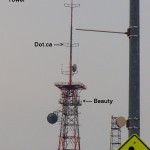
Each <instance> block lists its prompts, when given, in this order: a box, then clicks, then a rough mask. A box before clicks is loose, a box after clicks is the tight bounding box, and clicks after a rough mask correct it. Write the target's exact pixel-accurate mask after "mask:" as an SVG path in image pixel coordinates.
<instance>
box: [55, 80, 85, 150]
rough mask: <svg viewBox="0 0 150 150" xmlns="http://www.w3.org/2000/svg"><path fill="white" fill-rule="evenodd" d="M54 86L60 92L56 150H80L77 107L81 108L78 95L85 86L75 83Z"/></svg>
mask: <svg viewBox="0 0 150 150" xmlns="http://www.w3.org/2000/svg"><path fill="white" fill-rule="evenodd" d="M55 86H56V87H58V88H59V89H60V90H61V99H60V100H59V103H60V104H61V105H62V114H61V127H60V135H59V145H58V150H80V134H79V118H78V115H79V112H78V107H79V106H81V101H80V96H79V93H80V92H81V90H85V89H86V86H85V85H84V84H82V83H75V82H73V83H72V84H68V83H65V82H62V83H55Z"/></svg>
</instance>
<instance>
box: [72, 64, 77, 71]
mask: <svg viewBox="0 0 150 150" xmlns="http://www.w3.org/2000/svg"><path fill="white" fill-rule="evenodd" d="M72 71H73V72H76V71H77V65H76V64H74V65H73V66H72Z"/></svg>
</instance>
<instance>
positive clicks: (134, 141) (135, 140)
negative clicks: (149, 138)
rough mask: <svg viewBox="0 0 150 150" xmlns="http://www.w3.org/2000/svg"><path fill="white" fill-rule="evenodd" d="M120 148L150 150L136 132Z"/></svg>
mask: <svg viewBox="0 0 150 150" xmlns="http://www.w3.org/2000/svg"><path fill="white" fill-rule="evenodd" d="M118 150H150V148H149V147H148V146H147V145H146V144H145V143H144V142H143V141H142V140H141V139H140V137H139V136H138V135H136V134H133V135H132V136H131V137H130V138H129V139H128V140H127V141H126V142H125V143H124V144H122V145H121V146H120V147H119V148H118Z"/></svg>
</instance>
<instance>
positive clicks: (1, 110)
mask: <svg viewBox="0 0 150 150" xmlns="http://www.w3.org/2000/svg"><path fill="white" fill-rule="evenodd" d="M24 1H25V2H24V3H23V2H22V3H15V2H14V3H12V2H9V0H1V1H0V20H1V21H0V120H1V121H0V149H1V150H10V149H11V150H56V149H57V148H58V135H59V129H60V125H59V123H56V124H55V125H51V124H48V123H47V115H48V114H49V113H50V112H53V111H55V110H57V109H58V108H59V107H60V106H59V104H58V99H59V98H60V91H59V89H57V88H56V87H55V86H54V82H66V81H68V77H67V76H64V75H62V74H61V64H64V69H65V68H67V67H68V57H69V49H68V48H67V47H64V46H61V47H56V46H54V45H53V46H52V47H48V48H47V47H35V46H34V43H35V42H45V43H47V42H49V43H52V44H57V43H58V44H59V43H69V34H70V33H69V30H70V29H69V26H70V9H69V8H65V7H64V2H67V3H68V2H69V0H65V1H59V0H24ZM75 1H76V2H77V3H78V2H79V3H80V7H79V8H75V9H74V32H73V33H74V37H73V39H74V42H79V44H80V46H79V47H78V48H74V49H73V63H76V64H77V65H78V74H77V75H75V76H74V78H73V81H75V82H82V83H84V84H85V85H86V86H87V90H86V91H82V93H81V100H84V99H86V100H91V101H93V100H94V98H97V99H100V100H101V99H112V100H113V103H112V104H111V105H110V104H94V103H83V105H82V106H81V107H80V108H79V110H80V112H81V115H80V116H79V117H80V118H79V121H80V136H81V149H82V150H94V149H95V150H97V149H104V150H109V146H110V127H111V116H112V115H114V116H124V117H125V118H127V117H128V85H129V81H128V79H129V70H128V69H129V44H128V41H129V40H128V37H127V36H126V35H117V34H105V33H95V32H81V31H76V30H75V29H76V28H87V29H98V30H112V31H123V32H125V31H126V30H127V28H128V27H129V0H122V1H120V0H113V1H112V0H92V1H91V0H75ZM140 3H141V5H140V30H141V138H142V139H143V140H144V141H145V142H146V143H147V145H149V146H150V129H149V127H150V117H149V114H150V109H149V108H150V102H149V100H150V95H149V93H150V59H149V58H150V43H149V39H150V11H149V10H150V9H149V6H150V1H149V0H142V1H141V2H140ZM127 133H128V130H127V129H126V127H124V128H122V133H121V134H122V142H124V141H125V140H127V138H128V134H127Z"/></svg>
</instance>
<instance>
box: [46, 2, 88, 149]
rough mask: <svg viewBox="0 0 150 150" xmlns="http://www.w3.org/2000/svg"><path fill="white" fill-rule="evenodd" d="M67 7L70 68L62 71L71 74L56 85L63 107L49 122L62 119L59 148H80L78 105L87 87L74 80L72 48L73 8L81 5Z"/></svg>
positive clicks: (51, 114)
mask: <svg viewBox="0 0 150 150" xmlns="http://www.w3.org/2000/svg"><path fill="white" fill-rule="evenodd" d="M64 6H65V7H69V8H70V9H71V24H70V43H67V44H64V45H66V46H67V47H69V48H70V59H69V70H68V71H62V73H63V74H66V75H68V76H69V81H68V82H57V83H55V86H56V87H57V88H59V89H60V91H61V98H60V100H59V104H61V109H60V110H58V111H54V112H53V113H50V114H49V115H48V116H47V120H48V122H49V123H51V124H54V123H56V122H58V121H60V134H59V144H58V150H80V133H79V112H78V107H79V106H81V104H82V103H81V100H80V96H79V93H80V92H81V91H82V90H85V89H86V86H85V85H84V84H83V83H80V82H73V80H72V77H73V75H74V74H76V73H77V65H76V64H74V65H73V64H72V48H73V47H76V46H78V45H79V44H78V43H73V41H72V35H73V8H75V7H79V6H80V5H79V4H74V3H73V0H71V3H70V4H67V3H65V4H64Z"/></svg>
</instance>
